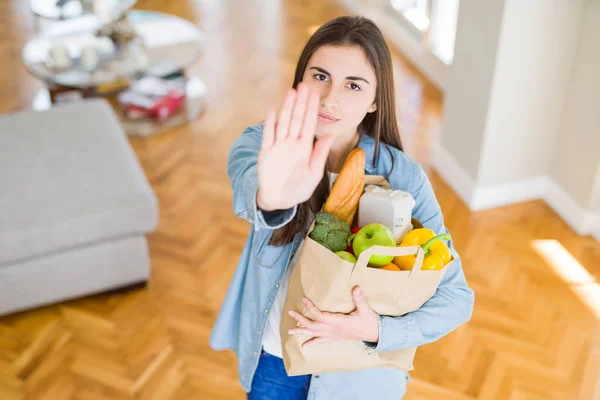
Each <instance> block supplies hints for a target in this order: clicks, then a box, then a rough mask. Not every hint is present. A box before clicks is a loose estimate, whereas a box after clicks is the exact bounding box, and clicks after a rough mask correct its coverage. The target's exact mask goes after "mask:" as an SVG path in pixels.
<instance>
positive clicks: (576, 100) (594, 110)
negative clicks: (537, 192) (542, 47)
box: [551, 0, 600, 210]
mask: <svg viewBox="0 0 600 400" xmlns="http://www.w3.org/2000/svg"><path fill="white" fill-rule="evenodd" d="M581 25H582V28H581V34H580V35H579V37H580V41H579V45H578V47H577V51H576V53H575V54H574V62H573V70H572V73H571V80H570V84H569V90H568V92H567V95H566V102H565V107H564V110H563V113H562V114H561V115H562V121H561V124H560V135H559V138H558V143H557V146H556V152H555V154H554V160H553V165H552V168H551V174H552V178H553V179H554V180H555V181H556V182H557V183H558V184H559V185H560V186H562V187H563V188H564V189H565V190H566V191H567V192H569V194H570V195H571V196H572V197H573V198H574V199H575V200H576V201H577V202H578V203H580V204H581V205H582V206H583V207H586V208H591V209H594V208H595V209H596V210H600V194H599V192H598V191H600V177H599V176H598V174H599V173H600V0H587V4H586V7H585V14H584V16H583V19H582V24H581Z"/></svg>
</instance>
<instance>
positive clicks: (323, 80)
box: [313, 74, 327, 82]
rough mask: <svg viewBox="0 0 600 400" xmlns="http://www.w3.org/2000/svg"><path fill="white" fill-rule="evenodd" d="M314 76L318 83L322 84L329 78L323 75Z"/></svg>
mask: <svg viewBox="0 0 600 400" xmlns="http://www.w3.org/2000/svg"><path fill="white" fill-rule="evenodd" d="M313 76H314V77H315V78H317V80H318V81H321V82H325V81H326V80H327V76H325V75H323V74H315V75H313Z"/></svg>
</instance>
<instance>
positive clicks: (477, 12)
mask: <svg viewBox="0 0 600 400" xmlns="http://www.w3.org/2000/svg"><path fill="white" fill-rule="evenodd" d="M504 3H505V1H504V0H486V1H485V2H482V1H479V0H462V1H461V3H460V9H459V14H458V24H457V31H456V42H455V43H456V44H455V47H454V61H453V63H452V66H451V68H450V72H449V74H448V80H447V81H446V93H445V104H444V117H443V123H442V127H443V128H442V129H443V136H442V138H441V144H442V146H443V147H444V148H445V149H446V150H447V151H448V152H449V153H450V154H451V155H452V156H453V158H454V159H455V160H456V162H457V163H458V164H459V165H460V167H461V168H463V169H464V170H465V172H466V173H467V174H468V176H469V177H470V178H471V179H472V180H477V177H478V174H479V165H480V161H481V156H482V155H481V149H482V144H483V134H484V132H485V127H486V124H487V118H488V109H489V105H490V91H491V89H492V82H493V78H494V71H495V65H496V53H497V49H498V43H499V40H498V38H499V35H500V29H501V25H502V17H503V12H504Z"/></svg>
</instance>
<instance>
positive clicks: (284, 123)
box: [275, 89, 296, 140]
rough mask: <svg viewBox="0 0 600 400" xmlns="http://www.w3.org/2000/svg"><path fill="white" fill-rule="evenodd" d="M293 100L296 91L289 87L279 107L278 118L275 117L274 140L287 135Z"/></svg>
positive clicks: (294, 99) (281, 138)
mask: <svg viewBox="0 0 600 400" xmlns="http://www.w3.org/2000/svg"><path fill="white" fill-rule="evenodd" d="M295 101H296V91H295V90H294V89H290V90H289V91H288V92H287V94H286V96H285V99H284V101H283V106H282V107H281V111H280V113H279V118H278V119H277V129H276V133H275V135H276V138H275V140H283V139H285V138H286V137H287V135H288V130H289V127H290V118H291V116H292V109H293V107H294V103H295Z"/></svg>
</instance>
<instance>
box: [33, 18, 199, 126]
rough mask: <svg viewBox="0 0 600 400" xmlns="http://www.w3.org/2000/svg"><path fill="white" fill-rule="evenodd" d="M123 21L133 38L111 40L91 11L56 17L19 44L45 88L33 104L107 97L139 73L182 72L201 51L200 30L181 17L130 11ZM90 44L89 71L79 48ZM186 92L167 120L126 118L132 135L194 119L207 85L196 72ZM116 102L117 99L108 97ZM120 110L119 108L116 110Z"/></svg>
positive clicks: (126, 123)
mask: <svg viewBox="0 0 600 400" xmlns="http://www.w3.org/2000/svg"><path fill="white" fill-rule="evenodd" d="M126 16H127V19H126V23H127V25H128V26H130V27H131V28H132V29H133V31H134V32H135V37H134V38H133V39H131V40H128V41H125V42H123V43H121V42H118V41H117V42H115V41H114V40H113V38H112V37H108V36H103V35H99V34H98V32H99V31H101V30H104V31H105V30H106V25H105V24H103V23H102V22H101V21H100V20H99V19H98V18H97V17H95V16H94V15H86V16H83V17H80V18H74V19H69V20H65V21H59V22H56V23H55V24H53V25H52V26H51V27H50V28H49V29H48V30H46V31H44V32H43V33H41V34H39V35H38V36H36V37H34V38H33V39H31V40H29V41H28V42H27V44H26V45H25V47H24V49H23V63H24V65H25V67H26V68H27V70H28V71H29V72H30V73H31V74H32V75H33V76H35V77H36V78H38V79H40V80H41V81H43V82H44V83H46V86H47V89H46V90H45V91H43V92H41V93H40V94H38V97H36V99H35V101H34V108H35V109H44V108H47V107H49V106H51V105H52V104H55V103H57V102H61V101H75V100H76V99H77V98H85V97H93V96H104V97H107V98H108V99H109V100H111V99H110V98H111V97H114V96H115V95H116V94H117V93H118V92H119V91H122V90H125V89H126V88H128V87H129V85H130V84H131V83H132V82H134V81H135V80H136V79H139V78H140V77H143V76H159V77H165V76H170V75H179V76H181V75H183V76H184V77H186V72H185V71H186V70H187V69H189V68H190V67H191V66H192V65H193V64H195V63H196V62H197V61H198V59H199V58H200V55H201V46H202V39H203V35H202V33H201V32H200V30H199V29H198V28H197V27H196V26H195V25H193V24H192V23H191V22H189V21H186V20H184V19H182V18H179V17H176V16H173V15H169V14H164V13H159V12H150V11H137V10H136V11H129V12H128V13H126ZM57 44H59V45H61V47H63V48H66V50H67V52H68V56H69V59H70V63H71V65H70V66H67V67H64V66H62V67H61V68H57V67H56V66H55V65H54V64H53V62H52V57H51V56H50V54H51V49H52V48H53V47H54V46H56V45H57ZM90 47H93V48H94V49H95V51H96V54H97V66H96V67H95V68H94V69H93V70H90V69H89V68H86V67H85V66H84V64H83V62H82V61H83V57H82V55H83V53H84V51H85V49H86V48H90ZM186 79H188V80H189V81H188V84H187V85H186V92H187V93H188V95H189V96H188V97H187V99H186V103H185V105H184V106H182V110H180V111H178V113H176V114H177V115H173V116H172V117H171V118H169V119H168V120H165V121H163V122H160V123H158V122H157V121H127V120H123V125H124V127H125V129H126V131H127V132H128V133H129V134H132V135H143V136H148V135H151V134H154V133H157V132H159V131H161V130H163V129H164V128H167V127H172V126H173V124H174V123H176V121H179V122H177V123H176V124H179V123H184V122H186V121H189V120H190V119H193V118H196V117H197V116H198V115H199V113H200V112H201V110H202V104H203V101H202V100H203V99H204V94H205V91H206V87H205V85H204V82H203V81H202V80H201V79H200V78H199V77H186ZM111 103H113V104H115V107H117V105H116V103H115V102H111ZM117 111H119V114H121V113H120V110H117Z"/></svg>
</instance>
